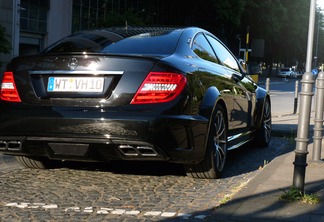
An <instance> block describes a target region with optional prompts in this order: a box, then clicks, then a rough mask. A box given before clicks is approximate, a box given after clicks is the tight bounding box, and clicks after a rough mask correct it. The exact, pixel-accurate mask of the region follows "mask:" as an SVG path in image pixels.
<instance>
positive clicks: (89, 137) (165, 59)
mask: <svg viewBox="0 0 324 222" xmlns="http://www.w3.org/2000/svg"><path fill="white" fill-rule="evenodd" d="M246 76H247V73H246V71H245V70H244V68H242V67H241V65H240V64H239V62H238V61H237V60H236V58H235V57H234V56H233V54H232V53H231V52H230V51H229V50H228V48H227V47H226V46H225V45H224V44H223V43H222V42H221V41H220V40H219V39H218V38H217V37H215V36H214V35H213V34H211V33H210V32H208V31H206V30H203V29H200V28H196V27H190V28H156V27H155V28H145V27H142V28H141V27H139V28H129V27H128V28H107V29H101V30H92V31H82V32H79V33H75V34H73V35H71V36H68V37H66V38H64V39H62V40H60V41H59V42H57V43H56V44H54V45H52V46H50V47H49V48H47V49H45V50H44V51H43V52H41V53H40V54H37V55H33V56H25V57H17V58H14V59H13V60H12V61H11V62H10V64H8V65H7V67H6V71H5V72H4V75H3V79H2V88H1V94H0V110H1V115H0V122H1V124H0V152H1V153H3V154H7V155H13V156H16V159H17V161H18V162H19V163H20V164H21V165H23V166H24V167H28V168H48V167H53V166H55V164H56V163H57V161H65V160H69V161H100V162H106V161H112V160H124V161H127V160H139V161H142V160H150V161H169V162H174V163H180V164H183V166H184V168H185V170H186V172H187V175H189V176H192V177H195V178H218V177H220V176H221V173H222V171H223V169H224V166H225V163H226V157H227V151H228V150H231V149H235V148H238V147H240V146H241V145H243V144H245V143H247V142H250V141H252V142H254V144H255V145H256V146H259V147H264V146H267V145H268V143H269V141H270V137H271V102H270V97H269V94H268V93H267V92H266V90H265V89H263V88H261V87H259V86H258V85H257V84H256V83H255V82H254V81H253V80H251V79H250V78H246Z"/></svg>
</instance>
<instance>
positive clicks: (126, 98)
mask: <svg viewBox="0 0 324 222" xmlns="http://www.w3.org/2000/svg"><path fill="white" fill-rule="evenodd" d="M157 61H158V59H157V58H153V57H152V58H150V57H140V56H108V55H99V54H91V55H90V54H84V55H80V54H79V55H38V56H29V57H20V58H16V59H14V60H13V61H12V63H11V64H10V65H9V66H8V69H10V70H9V71H12V72H13V74H14V80H15V84H16V86H17V90H18V93H19V95H20V98H21V101H22V103H25V104H29V105H42V106H47V105H48V106H51V105H60V106H98V105H99V104H100V105H101V106H102V104H105V106H106V105H114V106H116V105H126V104H129V103H130V101H131V99H132V98H133V96H134V94H135V93H136V91H137V89H138V88H139V87H140V85H141V83H142V82H143V80H144V79H145V77H146V76H147V75H148V73H149V72H150V71H151V70H152V68H153V67H154V65H155V63H156V62H157Z"/></svg>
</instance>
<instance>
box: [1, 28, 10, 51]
mask: <svg viewBox="0 0 324 222" xmlns="http://www.w3.org/2000/svg"><path fill="white" fill-rule="evenodd" d="M10 49H11V46H10V42H9V41H8V39H7V35H6V29H5V28H4V27H2V26H1V25H0V53H5V54H8V53H9V52H10Z"/></svg>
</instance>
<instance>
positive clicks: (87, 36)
mask: <svg viewBox="0 0 324 222" xmlns="http://www.w3.org/2000/svg"><path fill="white" fill-rule="evenodd" d="M120 39H122V37H121V36H118V35H116V34H114V33H111V32H107V31H93V32H90V31H88V32H80V33H76V34H73V35H70V36H68V37H66V38H64V39H62V40H60V41H58V42H57V43H55V44H53V45H52V46H50V47H48V48H47V49H45V50H44V52H45V53H69V52H100V51H101V50H102V49H103V48H104V47H106V46H107V45H110V44H112V43H114V42H116V41H119V40H120Z"/></svg>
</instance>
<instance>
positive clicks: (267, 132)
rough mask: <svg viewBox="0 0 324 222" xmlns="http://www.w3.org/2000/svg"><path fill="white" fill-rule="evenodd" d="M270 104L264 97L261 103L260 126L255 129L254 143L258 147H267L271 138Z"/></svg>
mask: <svg viewBox="0 0 324 222" xmlns="http://www.w3.org/2000/svg"><path fill="white" fill-rule="evenodd" d="M271 122H272V120H271V105H270V101H269V99H266V100H265V102H264V105H263V111H262V118H261V124H260V127H259V128H258V129H257V130H256V134H255V139H254V144H255V145H256V146H258V147H267V146H268V145H269V143H270V139H271V124H272V123H271Z"/></svg>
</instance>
